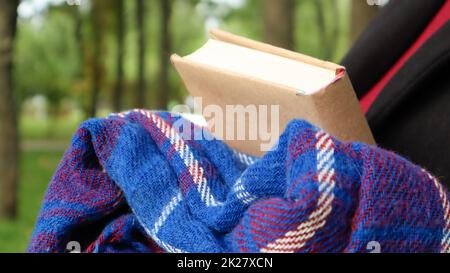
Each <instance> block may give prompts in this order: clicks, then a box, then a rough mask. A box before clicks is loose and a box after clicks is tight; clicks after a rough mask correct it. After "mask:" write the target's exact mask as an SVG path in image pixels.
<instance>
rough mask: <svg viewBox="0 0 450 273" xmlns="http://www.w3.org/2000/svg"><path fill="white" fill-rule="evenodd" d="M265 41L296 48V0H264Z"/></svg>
mask: <svg viewBox="0 0 450 273" xmlns="http://www.w3.org/2000/svg"><path fill="white" fill-rule="evenodd" d="M263 9H264V16H263V17H264V32H265V41H266V42H267V43H269V44H272V45H276V46H279V47H283V48H286V49H294V47H295V42H294V24H295V22H294V19H295V1H294V0H264V7H263Z"/></svg>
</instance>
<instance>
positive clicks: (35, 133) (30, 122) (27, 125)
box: [19, 116, 81, 140]
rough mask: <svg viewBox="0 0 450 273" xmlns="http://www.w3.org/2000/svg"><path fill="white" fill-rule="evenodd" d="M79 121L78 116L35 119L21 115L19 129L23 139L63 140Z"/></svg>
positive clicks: (70, 135)
mask: <svg viewBox="0 0 450 273" xmlns="http://www.w3.org/2000/svg"><path fill="white" fill-rule="evenodd" d="M80 123H81V118H80V117H70V118H62V117H60V118H55V117H53V118H47V119H36V118H33V117H28V116H22V117H21V119H20V125H19V130H20V135H21V137H22V139H25V140H42V139H46V140H55V139H64V140H65V139H70V138H71V137H72V135H73V134H74V133H75V131H76V129H77V128H78V126H79V124H80Z"/></svg>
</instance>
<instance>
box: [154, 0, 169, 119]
mask: <svg viewBox="0 0 450 273" xmlns="http://www.w3.org/2000/svg"><path fill="white" fill-rule="evenodd" d="M159 3H160V8H161V25H160V27H161V30H160V35H161V40H160V57H159V58H160V64H159V90H158V98H157V99H158V109H160V110H165V109H167V106H168V103H169V98H170V83H169V61H170V60H169V58H170V50H171V36H170V27H169V26H170V15H171V12H172V0H159Z"/></svg>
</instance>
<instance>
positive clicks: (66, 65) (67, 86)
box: [14, 10, 80, 107]
mask: <svg viewBox="0 0 450 273" xmlns="http://www.w3.org/2000/svg"><path fill="white" fill-rule="evenodd" d="M74 33H75V24H74V20H72V19H71V16H70V14H68V12H67V11H64V10H52V11H49V12H48V13H47V14H46V15H45V16H44V17H41V18H35V19H33V20H21V21H20V22H19V26H18V33H17V40H16V50H15V77H14V78H15V88H16V91H18V92H19V97H20V98H22V100H23V99H26V98H28V97H30V96H33V95H36V94H43V95H45V96H46V97H47V99H48V100H49V102H50V104H51V105H52V106H54V107H57V106H58V105H59V103H60V102H61V100H62V98H64V97H70V96H71V94H72V92H71V91H72V87H73V84H74V81H75V79H76V76H77V74H78V72H79V69H80V62H79V60H80V57H79V54H78V50H77V41H76V38H75V35H74Z"/></svg>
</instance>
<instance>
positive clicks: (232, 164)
mask: <svg viewBox="0 0 450 273" xmlns="http://www.w3.org/2000/svg"><path fill="white" fill-rule="evenodd" d="M179 119H180V117H179V116H174V115H171V114H169V113H156V112H150V111H144V110H136V111H131V112H127V113H123V114H119V115H112V116H110V117H108V118H106V119H93V120H89V121H87V122H85V123H83V124H82V125H81V127H80V129H79V130H78V132H77V133H76V135H75V136H74V138H73V141H72V144H71V147H70V148H69V149H68V150H67V152H66V153H65V155H64V158H63V159H62V162H61V163H60V165H59V167H58V169H57V171H56V173H55V175H54V177H53V179H52V181H51V182H50V184H49V186H48V191H47V194H46V196H45V200H44V202H43V205H42V209H41V212H40V215H39V218H38V220H37V223H36V227H35V231H34V233H33V236H32V239H31V243H30V246H29V249H28V251H29V252H65V251H67V250H68V248H69V247H68V246H73V245H74V244H75V245H77V246H78V248H79V250H80V251H82V252H180V253H184V252H371V251H379V252H450V204H449V195H448V193H447V192H446V190H445V189H444V188H443V186H442V185H441V184H440V183H439V182H438V181H437V179H436V178H434V177H433V176H431V175H430V174H429V173H427V172H426V171H425V170H423V169H422V168H420V167H418V166H415V165H414V164H412V163H410V162H409V161H407V160H405V159H404V158H402V157H400V156H398V155H396V154H394V153H392V152H388V151H384V150H382V149H379V148H376V147H372V146H368V145H365V144H361V143H341V142H339V141H338V140H336V139H335V138H333V137H332V136H330V135H328V134H327V133H326V132H324V131H322V130H320V129H318V128H315V127H314V126H312V125H310V124H308V123H306V122H304V121H298V120H295V121H292V122H291V123H290V124H289V126H288V127H287V129H286V130H285V132H284V133H283V134H282V136H281V137H280V139H279V141H278V145H276V148H275V149H273V150H272V151H270V152H268V153H267V154H266V155H265V156H264V157H262V158H253V157H249V156H246V155H244V154H241V153H238V152H236V151H233V150H231V149H230V148H228V147H227V146H226V145H225V144H224V143H223V142H221V141H218V140H192V139H189V138H186V137H183V135H182V134H181V132H179V131H177V130H176V129H175V128H174V126H173V124H174V122H176V121H179ZM192 129H193V132H195V131H196V130H203V128H200V127H197V126H195V125H192Z"/></svg>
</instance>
